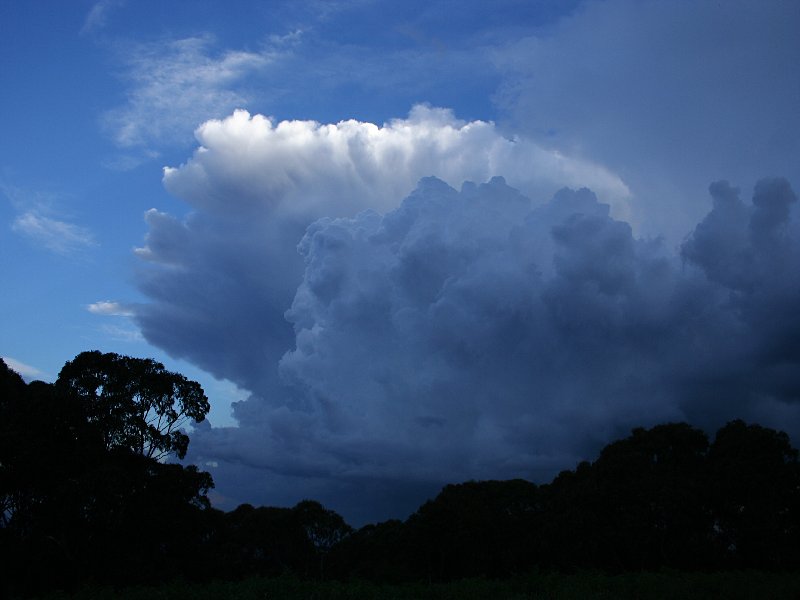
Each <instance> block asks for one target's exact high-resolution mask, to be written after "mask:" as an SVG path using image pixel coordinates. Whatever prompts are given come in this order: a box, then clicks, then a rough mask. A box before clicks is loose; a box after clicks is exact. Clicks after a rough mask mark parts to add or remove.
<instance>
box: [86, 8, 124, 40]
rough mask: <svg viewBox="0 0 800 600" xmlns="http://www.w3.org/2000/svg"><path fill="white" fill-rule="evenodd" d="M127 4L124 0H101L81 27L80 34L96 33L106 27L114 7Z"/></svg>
mask: <svg viewBox="0 0 800 600" xmlns="http://www.w3.org/2000/svg"><path fill="white" fill-rule="evenodd" d="M124 4H125V2H124V0H100V1H99V2H96V3H95V4H94V6H92V9H91V10H90V11H89V14H87V15H86V19H85V20H84V22H83V27H81V31H80V34H81V35H86V34H89V33H96V32H97V31H100V30H101V29H104V28H105V26H106V24H107V23H108V15H109V13H111V11H113V10H114V9H117V8H120V7H122V6H123V5H124Z"/></svg>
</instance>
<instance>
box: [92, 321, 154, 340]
mask: <svg viewBox="0 0 800 600" xmlns="http://www.w3.org/2000/svg"><path fill="white" fill-rule="evenodd" d="M101 330H102V332H103V333H105V334H106V335H107V336H108V337H110V338H111V339H112V340H115V341H117V342H143V341H144V337H142V333H141V332H140V331H139V330H138V329H133V328H130V327H119V326H118V325H103V327H102V328H101Z"/></svg>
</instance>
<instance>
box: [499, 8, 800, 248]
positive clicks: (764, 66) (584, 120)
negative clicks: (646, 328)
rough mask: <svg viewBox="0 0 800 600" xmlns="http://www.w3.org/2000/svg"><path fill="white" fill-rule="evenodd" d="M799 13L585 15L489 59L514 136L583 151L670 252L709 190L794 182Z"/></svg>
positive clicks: (798, 152) (587, 11) (799, 130)
mask: <svg viewBox="0 0 800 600" xmlns="http://www.w3.org/2000/svg"><path fill="white" fill-rule="evenodd" d="M798 28H800V4H798V3H796V2H786V1H784V0H769V1H766V2H749V1H738V0H733V1H731V2H723V3H719V2H711V1H700V2H683V3H678V4H677V5H676V4H675V3H666V2H659V1H656V0H604V1H600V2H584V3H582V4H580V5H579V6H578V7H577V8H576V9H575V10H573V11H571V12H570V13H569V14H568V15H567V16H565V17H563V18H562V19H561V20H560V21H559V22H558V23H557V24H556V25H554V26H552V27H549V28H547V30H546V31H544V32H540V33H537V34H536V35H527V36H525V37H521V38H517V39H512V40H511V41H509V42H507V43H506V44H505V45H498V46H496V47H495V48H494V49H493V51H492V52H493V56H494V60H495V65H496V67H497V68H498V70H499V71H500V73H501V74H502V79H503V83H502V85H501V87H500V89H499V90H498V91H497V93H496V94H495V100H496V102H497V103H498V105H499V106H500V107H501V108H502V109H503V110H504V111H505V112H506V113H507V114H508V115H509V118H510V120H511V122H512V124H513V126H514V127H515V129H516V130H517V131H520V132H525V133H527V134H529V135H532V136H547V140H548V142H549V143H551V144H552V145H553V147H556V148H560V149H562V150H564V151H567V152H570V151H573V152H574V151H575V149H580V152H581V153H582V155H583V156H587V157H592V158H594V159H596V160H599V161H601V162H602V163H603V164H604V165H606V166H607V167H609V168H611V169H612V170H614V171H615V172H617V173H621V174H624V177H625V181H626V183H627V184H628V185H629V186H630V188H631V190H632V194H633V197H632V199H631V205H632V210H633V215H634V217H635V218H636V219H637V220H640V221H642V222H644V223H645V224H646V226H647V228H648V230H649V231H650V232H651V233H654V234H668V236H669V238H670V239H671V240H673V241H680V237H681V236H682V235H683V234H684V233H685V231H686V230H687V229H689V228H690V227H691V226H692V224H693V223H696V222H697V220H699V219H700V218H702V215H703V210H704V204H703V203H702V197H700V196H698V194H697V190H699V189H702V187H703V186H705V185H707V184H708V182H709V181H710V180H711V179H719V178H736V179H737V180H738V181H739V182H740V184H742V185H745V186H747V187H749V186H752V184H754V183H755V181H756V180H757V179H758V178H759V177H763V176H764V175H767V174H770V173H781V174H783V175H784V176H787V177H789V178H791V179H793V180H796V179H797V178H798V177H800V171H798V168H799V167H798V165H800V160H798V158H799V157H800V142H798V140H800V113H798V111H797V110H796V106H797V104H798V102H800V78H797V77H796V76H795V75H794V74H795V65H794V61H793V60H792V59H791V58H790V57H794V56H798V55H800V38H798V36H797V31H798Z"/></svg>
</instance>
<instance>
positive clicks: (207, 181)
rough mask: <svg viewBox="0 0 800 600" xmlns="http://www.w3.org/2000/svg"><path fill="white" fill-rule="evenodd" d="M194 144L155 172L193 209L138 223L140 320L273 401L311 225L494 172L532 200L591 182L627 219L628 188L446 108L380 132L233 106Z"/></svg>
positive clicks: (155, 335)
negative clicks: (184, 157)
mask: <svg viewBox="0 0 800 600" xmlns="http://www.w3.org/2000/svg"><path fill="white" fill-rule="evenodd" d="M196 136H197V139H198V141H199V142H200V144H201V146H200V147H199V148H198V149H197V151H196V152H195V153H194V155H193V156H192V158H191V159H190V160H189V161H187V162H186V163H185V164H183V165H181V166H180V167H176V168H165V170H164V185H165V187H166V188H167V190H168V191H169V192H171V193H172V194H174V195H175V196H177V197H179V198H181V199H182V200H184V201H186V202H187V203H188V204H189V206H190V207H191V208H192V212H191V213H190V214H189V216H188V217H187V218H185V219H181V218H178V217H175V216H173V215H170V214H166V213H163V212H160V211H157V210H155V209H153V210H150V211H149V212H148V213H147V214H146V221H147V224H148V227H149V232H148V235H147V239H146V241H145V245H144V246H143V247H142V248H139V249H137V251H136V252H137V254H138V256H139V257H140V258H142V259H143V260H144V262H143V263H142V268H141V269H140V270H139V274H138V283H139V287H140V289H141V290H142V291H143V292H144V293H145V294H146V295H147V296H148V298H150V300H151V302H149V303H148V304H146V305H143V306H141V307H140V308H139V309H138V311H137V315H136V319H137V322H138V324H139V325H140V327H141V329H142V333H143V334H144V336H145V338H146V339H147V340H148V341H149V342H150V343H152V344H154V345H156V346H159V347H161V348H163V349H165V350H167V351H168V352H169V353H170V354H172V355H173V356H177V357H181V358H186V359H188V360H190V361H192V362H194V363H195V364H197V365H198V366H200V367H201V368H203V369H204V370H206V371H208V372H209V373H211V374H213V375H214V376H216V377H218V378H225V379H228V380H230V381H233V382H235V383H236V384H237V385H239V386H241V387H243V388H244V389H247V390H249V391H251V392H253V393H256V394H259V395H267V394H270V393H275V389H274V386H275V384H276V380H277V372H276V366H277V363H278V360H279V359H280V358H281V356H282V355H283V354H284V352H286V350H287V349H289V348H290V347H292V346H293V345H294V335H293V333H292V328H291V326H290V325H289V324H288V323H287V322H286V320H285V318H284V312H285V311H286V310H287V309H288V308H289V306H290V305H291V302H292V298H293V297H294V293H295V290H296V289H297V286H298V285H299V284H300V281H301V280H302V276H303V261H302V258H301V257H300V255H299V254H298V253H297V251H296V245H297V243H298V242H299V241H300V239H301V238H302V237H303V234H304V231H305V228H306V227H307V226H308V225H309V224H310V223H311V222H313V221H314V220H315V219H317V218H320V217H323V216H334V217H350V216H353V215H355V214H356V213H358V212H359V211H361V210H364V209H367V208H370V209H374V210H380V211H386V210H390V209H392V208H394V207H396V206H397V205H398V204H399V203H400V201H401V200H402V198H403V197H404V196H405V195H406V194H407V193H408V192H409V191H410V190H411V189H413V187H414V185H415V184H416V182H417V180H418V179H419V178H421V177H424V176H427V175H431V174H434V173H435V174H437V175H438V176H440V177H442V178H444V179H445V180H446V181H448V182H450V183H452V184H454V185H460V184H461V182H462V181H464V180H466V179H475V180H483V179H487V178H488V177H489V176H491V175H492V174H494V173H495V172H497V171H498V170H502V171H503V172H504V173H507V176H508V177H509V180H510V181H511V182H512V183H513V184H514V185H517V186H519V187H520V188H521V189H523V190H525V191H526V192H527V193H530V194H545V196H544V197H546V196H547V195H549V194H551V193H552V192H553V191H555V190H556V189H558V188H559V187H562V186H564V185H574V186H580V185H587V186H592V187H593V188H594V189H597V190H599V193H600V194H602V195H603V197H605V198H606V199H607V201H609V202H611V203H614V204H615V206H616V207H617V209H618V210H620V211H621V212H624V211H625V210H626V208H625V207H626V201H627V197H628V190H627V187H626V186H625V184H624V182H622V180H621V179H620V178H619V177H618V176H616V175H614V174H613V173H611V172H609V171H608V170H606V169H604V168H603V167H602V166H600V165H597V164H594V163H591V162H588V161H585V160H579V159H572V158H569V157H567V156H565V155H563V154H561V153H558V152H553V151H548V150H546V149H544V148H543V147H541V146H539V145H537V144H536V143H534V142H533V141H531V140H527V139H514V140H512V139H508V138H505V137H503V136H502V135H500V133H499V131H498V130H497V129H496V128H495V125H494V124H492V123H489V122H484V121H472V122H465V121H460V120H458V119H456V118H455V117H454V115H453V114H452V112H451V111H449V110H446V109H437V108H430V107H426V106H417V107H415V108H414V109H413V110H412V111H411V113H410V115H409V117H408V118H407V119H395V120H393V121H391V122H389V123H387V124H385V125H383V126H377V125H374V124H372V123H363V122H358V121H353V120H350V121H343V122H340V123H337V124H327V125H323V124H320V123H316V122H313V121H281V122H279V123H274V122H273V121H272V120H271V119H268V118H267V117H264V116H260V115H255V116H251V115H250V114H248V113H247V112H245V111H236V112H235V113H234V114H233V115H231V116H230V117H228V118H227V119H224V120H221V121H220V120H212V121H208V122H206V123H205V124H204V125H202V126H201V127H199V128H198V130H197V132H196Z"/></svg>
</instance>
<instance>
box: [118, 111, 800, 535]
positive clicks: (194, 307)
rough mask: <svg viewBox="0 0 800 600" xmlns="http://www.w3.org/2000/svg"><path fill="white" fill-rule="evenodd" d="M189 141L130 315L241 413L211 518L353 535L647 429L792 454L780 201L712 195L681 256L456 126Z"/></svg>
mask: <svg viewBox="0 0 800 600" xmlns="http://www.w3.org/2000/svg"><path fill="white" fill-rule="evenodd" d="M476 132H477V133H476ZM197 136H198V139H199V141H200V142H201V144H202V147H201V148H200V149H198V151H197V152H196V153H195V154H194V156H193V157H192V158H191V160H190V161H189V162H187V163H186V164H185V165H182V166H181V167H178V168H176V169H166V170H165V185H166V187H167V189H168V190H169V191H171V192H172V193H174V194H175V195H178V196H179V197H181V198H183V199H184V200H186V201H187V202H188V204H189V205H190V206H191V208H192V211H191V212H190V213H189V214H188V216H186V217H185V218H183V219H180V218H177V217H175V216H172V215H169V214H166V213H163V212H159V211H156V210H151V211H149V212H148V213H147V216H146V218H147V222H148V225H149V227H150V231H149V234H148V236H147V239H146V244H145V245H144V246H143V247H142V248H140V249H138V250H137V254H138V255H139V257H140V258H141V259H143V262H142V265H141V268H140V271H139V274H138V282H139V287H140V289H141V290H142V291H143V292H144V293H145V295H146V296H147V297H148V298H149V302H148V303H146V304H140V305H136V306H135V307H134V309H133V310H134V312H135V316H134V318H135V319H136V321H137V322H138V324H139V325H140V327H141V330H142V333H143V335H144V336H145V337H146V338H147V340H148V341H149V342H151V343H153V344H155V345H157V346H159V347H161V348H163V349H165V350H166V351H168V352H169V353H171V354H172V355H174V356H179V357H182V358H186V359H188V360H190V361H191V362H193V363H194V364H196V365H198V366H200V367H201V368H203V369H205V370H206V371H208V372H210V373H212V374H213V375H215V376H216V377H219V378H224V379H228V380H230V381H232V382H233V383H235V384H236V385H238V386H239V387H240V388H242V389H245V390H247V391H248V392H250V396H249V397H248V398H247V399H245V400H242V401H240V402H237V403H236V404H235V405H234V416H235V418H236V419H237V421H238V423H239V427H210V426H203V427H200V428H198V429H197V430H196V431H195V432H194V433H193V435H192V444H191V446H190V456H189V458H190V459H191V460H193V461H196V462H197V463H198V464H200V465H201V466H204V467H205V468H208V469H209V470H211V472H212V474H213V475H214V478H215V481H216V482H217V496H216V501H217V502H218V503H219V504H220V505H222V506H225V507H231V506H234V505H235V504H237V503H239V502H244V501H247V502H251V503H264V504H292V503H294V502H296V501H297V500H299V499H301V498H303V497H313V498H317V499H319V500H321V501H322V502H323V503H325V504H326V505H328V506H330V507H332V508H334V509H336V510H338V511H340V512H341V513H342V514H344V515H345V516H346V517H347V518H348V519H350V520H351V521H352V522H354V523H363V522H366V521H370V520H376V519H380V518H386V517H402V516H405V515H406V514H407V513H408V512H409V511H411V510H413V509H414V508H415V507H416V506H417V505H418V504H419V503H420V502H421V501H422V500H424V499H425V498H426V497H427V496H428V495H430V494H432V493H435V491H436V490H437V489H438V488H439V487H440V486H441V485H442V484H444V483H447V482H452V481H459V480H466V479H472V478H511V477H525V478H530V479H533V480H537V481H543V480H547V479H548V478H550V477H551V476H552V475H554V474H555V473H556V472H557V471H558V470H560V469H563V468H568V467H572V466H574V464H575V462H577V461H579V460H582V459H586V458H591V457H592V456H593V455H594V453H595V452H596V451H597V450H598V449H599V448H600V447H601V446H602V445H603V444H605V443H607V442H608V441H609V440H611V439H614V438H615V437H618V436H620V435H623V434H625V433H626V432H627V431H628V430H629V429H630V428H631V427H634V426H640V425H644V426H647V425H653V424H656V423H660V422H665V421H675V420H688V421H690V422H692V423H693V424H695V425H699V426H703V427H706V428H708V429H713V428H715V427H718V426H720V425H721V424H724V423H725V422H726V421H727V420H730V419H733V418H744V419H750V420H756V421H759V422H761V423H763V424H765V425H768V426H774V427H780V428H782V429H787V430H788V431H789V432H790V433H792V434H794V435H797V434H798V433H800V412H798V407H799V406H800V404H798V402H797V401H798V400H799V399H800V376H798V375H797V373H800V369H798V366H800V365H798V362H800V346H799V345H798V343H797V340H798V339H800V317H798V315H797V311H796V306H797V305H798V300H800V275H798V273H800V246H799V245H800V224H798V216H797V209H796V206H795V205H796V196H795V194H794V192H793V191H792V188H791V185H790V184H789V182H788V181H786V180H784V179H779V178H773V179H763V180H761V181H760V182H759V183H758V184H757V185H756V186H755V188H754V191H753V194H752V201H748V200H745V199H743V198H742V194H741V193H740V191H739V190H737V189H736V188H734V187H733V186H731V185H730V184H728V183H726V182H717V183H714V184H712V185H711V186H710V188H709V191H710V194H711V199H712V202H713V204H712V206H711V210H710V212H709V213H708V215H707V216H706V217H705V218H704V219H703V220H702V221H701V222H700V223H698V224H697V225H696V226H695V227H694V228H693V229H692V230H691V231H690V232H689V233H688V235H685V236H684V241H683V243H682V244H681V245H680V246H679V247H672V246H670V245H668V244H667V243H666V242H664V240H663V239H661V238H649V237H645V236H642V235H640V234H638V233H637V230H636V228H635V227H632V225H631V224H630V223H629V222H627V221H626V220H625V219H624V218H623V217H624V214H625V211H624V210H623V208H624V206H625V203H626V201H627V188H626V186H625V184H624V183H623V182H622V181H621V180H620V179H619V178H618V177H616V176H615V175H613V174H612V173H610V172H609V171H607V170H605V169H603V168H602V167H600V166H597V165H591V164H589V163H586V162H582V161H575V160H570V159H568V158H565V157H563V156H561V155H557V154H552V153H548V152H546V151H545V150H543V149H541V148H540V147H539V146H537V145H536V144H534V143H533V142H530V141H520V140H517V141H510V140H508V139H506V138H503V137H502V136H500V135H499V134H498V133H497V132H496V131H495V129H494V126H493V125H491V124H489V123H482V122H474V123H464V122H460V121H457V120H455V119H454V117H453V116H452V114H450V113H449V112H448V111H441V110H437V109H429V108H424V107H419V108H417V109H415V111H412V114H411V115H410V117H409V118H408V119H404V120H397V121H393V122H391V123H389V124H387V125H384V126H383V127H377V126H375V125H370V124H367V123H358V122H355V121H349V122H343V123H339V124H336V125H319V124H317V123H313V122H298V121H295V122H284V123H279V124H277V125H276V124H274V123H273V122H272V121H271V120H269V119H266V118H264V117H258V116H255V117H252V116H250V115H248V114H247V113H244V112H237V113H235V114H234V115H233V116H231V117H230V118H228V119H226V120H224V121H212V122H209V123H207V124H206V125H204V126H203V127H201V128H200V129H199V130H198V132H197ZM472 136H475V137H474V138H473V137H472ZM554 160H555V161H561V163H560V164H562V166H563V165H568V166H569V168H563V169H561V170H560V171H559V170H553V169H550V166H552V164H553V163H552V162H549V161H554ZM525 164H527V165H528V167H527V168H523V166H522V165H525ZM539 166H541V167H542V168H541V169H539V168H538V167H539ZM504 169H507V172H508V173H509V175H508V180H506V179H504V178H502V177H489V176H488V175H487V174H495V173H501V172H503V170H504ZM429 173H440V174H441V173H444V174H445V175H446V177H431V176H427V175H428V174H429ZM541 173H547V175H546V176H545V175H542V174H541ZM570 177H572V178H573V179H570ZM475 180H476V181H479V182H480V181H484V182H485V183H471V181H475ZM558 180H563V184H564V185H568V187H561V189H558V190H557V191H556V190H553V189H549V188H556V187H559V186H556V183H557V181H558ZM415 185H416V187H414V186H415ZM404 186H405V188H406V189H407V190H413V191H412V192H411V193H410V194H409V195H407V196H406V197H405V199H402V200H401V197H402V195H404V194H405V192H402V190H403V189H404ZM455 186H458V188H459V189H457V188H456V187H455ZM570 186H571V187H570ZM592 187H597V188H598V190H599V193H597V194H596V193H595V191H592V189H590V188H592ZM553 192H554V193H553ZM547 198H549V200H548V199H547ZM612 205H614V206H612Z"/></svg>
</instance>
